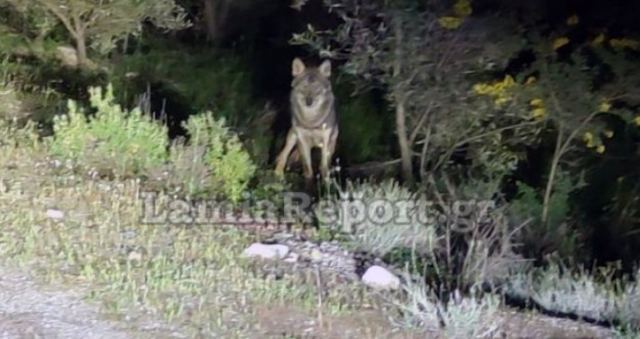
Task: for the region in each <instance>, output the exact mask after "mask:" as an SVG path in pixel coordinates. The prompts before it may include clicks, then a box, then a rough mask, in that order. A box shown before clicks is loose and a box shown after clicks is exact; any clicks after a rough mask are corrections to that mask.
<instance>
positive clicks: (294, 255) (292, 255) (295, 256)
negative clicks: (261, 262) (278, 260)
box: [284, 252, 298, 263]
mask: <svg viewBox="0 0 640 339" xmlns="http://www.w3.org/2000/svg"><path fill="white" fill-rule="evenodd" d="M284 261H285V262H288V263H295V262H297V261H298V254H297V253H295V252H291V253H290V254H289V256H288V257H286V258H285V259H284Z"/></svg>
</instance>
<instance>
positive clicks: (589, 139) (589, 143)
mask: <svg viewBox="0 0 640 339" xmlns="http://www.w3.org/2000/svg"><path fill="white" fill-rule="evenodd" d="M582 140H584V143H585V144H587V147H588V148H591V147H593V146H595V145H594V144H593V134H592V133H591V132H586V133H585V134H584V137H583V138H582Z"/></svg>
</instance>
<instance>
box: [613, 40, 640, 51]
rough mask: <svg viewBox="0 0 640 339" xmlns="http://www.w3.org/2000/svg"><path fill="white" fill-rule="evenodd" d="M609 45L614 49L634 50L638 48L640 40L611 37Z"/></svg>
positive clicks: (639, 47)
mask: <svg viewBox="0 0 640 339" xmlns="http://www.w3.org/2000/svg"><path fill="white" fill-rule="evenodd" d="M609 45H610V46H611V47H613V48H615V49H631V50H634V51H637V50H639V49H640V41H638V40H635V39H628V38H620V39H611V40H609Z"/></svg>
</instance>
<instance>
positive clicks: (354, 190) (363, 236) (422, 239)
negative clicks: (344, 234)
mask: <svg viewBox="0 0 640 339" xmlns="http://www.w3.org/2000/svg"><path fill="white" fill-rule="evenodd" d="M353 201H357V202H361V203H362V206H364V207H365V208H369V207H371V206H374V205H375V204H377V203H380V202H383V201H384V202H388V203H391V204H392V205H393V206H397V207H400V208H402V209H403V210H404V211H406V215H405V216H406V221H403V220H399V219H398V218H395V217H394V218H392V219H391V220H390V221H388V222H384V223H380V222H377V221H376V220H375V218H372V217H371V216H366V218H362V219H363V220H361V221H358V222H355V223H353V224H351V222H350V221H349V215H348V214H347V213H346V212H347V209H346V208H338V209H337V211H338V215H337V222H334V221H333V220H330V219H323V218H320V220H319V223H320V227H328V228H332V229H333V230H337V231H343V230H347V231H348V230H351V232H350V233H351V235H350V238H351V242H352V245H354V246H355V247H356V248H357V249H358V250H361V251H366V252H368V253H373V254H375V255H377V256H381V257H383V256H385V255H387V254H389V253H391V251H392V250H394V249H398V248H402V247H408V248H413V249H418V251H420V252H421V253H429V252H431V251H432V250H433V248H432V247H433V246H435V229H434V227H433V225H425V224H420V223H419V220H418V219H417V218H418V212H419V210H418V208H419V205H418V203H419V197H418V194H416V193H413V192H411V191H410V190H408V189H407V188H405V187H402V186H401V185H400V184H398V182H396V181H395V180H386V181H384V182H382V183H380V184H378V185H375V184H372V183H370V182H360V183H354V182H347V186H346V189H341V188H339V187H338V197H335V198H333V199H331V200H330V203H331V205H334V206H344V205H342V204H345V203H348V202H353ZM409 204H413V205H414V206H411V205H409ZM317 208H318V209H320V208H322V207H321V206H318V207H317ZM317 212H318V213H317V215H319V216H322V211H320V210H317ZM356 218H357V216H356Z"/></svg>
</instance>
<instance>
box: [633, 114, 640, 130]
mask: <svg viewBox="0 0 640 339" xmlns="http://www.w3.org/2000/svg"><path fill="white" fill-rule="evenodd" d="M633 122H635V123H636V126H638V127H640V115H637V116H636V117H635V118H633Z"/></svg>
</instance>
